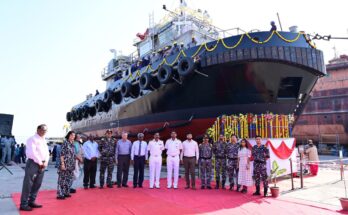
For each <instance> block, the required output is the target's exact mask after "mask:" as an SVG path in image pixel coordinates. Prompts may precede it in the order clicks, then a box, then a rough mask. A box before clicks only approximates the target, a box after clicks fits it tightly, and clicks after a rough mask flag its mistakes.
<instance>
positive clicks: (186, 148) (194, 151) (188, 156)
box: [181, 133, 199, 190]
mask: <svg viewBox="0 0 348 215" xmlns="http://www.w3.org/2000/svg"><path fill="white" fill-rule="evenodd" d="M186 138H187V140H185V141H184V142H183V143H182V147H183V153H182V154H181V155H182V161H183V164H184V168H185V179H186V187H185V189H189V188H190V175H191V187H192V189H193V190H195V189H196V178H195V165H196V164H198V159H199V149H198V144H197V142H196V141H194V140H192V134H191V133H188V134H187V135H186Z"/></svg>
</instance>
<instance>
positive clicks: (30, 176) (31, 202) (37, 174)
mask: <svg viewBox="0 0 348 215" xmlns="http://www.w3.org/2000/svg"><path fill="white" fill-rule="evenodd" d="M46 132H47V126H46V125H44V124H42V125H39V126H38V127H37V133H36V134H35V135H34V136H32V137H30V138H29V139H28V140H27V146H26V155H27V158H28V161H27V162H26V167H25V175H24V179H23V187H22V195H21V204H20V208H19V209H20V210H22V211H31V210H32V209H33V208H41V207H42V205H39V204H36V203H35V199H36V196H37V194H38V192H39V189H40V187H41V184H42V179H43V177H44V172H45V168H46V167H47V165H48V160H49V158H50V155H49V152H48V146H47V142H46V140H45V134H46Z"/></svg>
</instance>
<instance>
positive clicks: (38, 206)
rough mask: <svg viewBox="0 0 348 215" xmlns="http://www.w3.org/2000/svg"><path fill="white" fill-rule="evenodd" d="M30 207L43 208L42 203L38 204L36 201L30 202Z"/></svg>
mask: <svg viewBox="0 0 348 215" xmlns="http://www.w3.org/2000/svg"><path fill="white" fill-rule="evenodd" d="M29 207H31V208H42V205H39V204H36V203H35V202H32V203H29Z"/></svg>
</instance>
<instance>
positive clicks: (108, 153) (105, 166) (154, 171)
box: [20, 125, 269, 211]
mask: <svg viewBox="0 0 348 215" xmlns="http://www.w3.org/2000/svg"><path fill="white" fill-rule="evenodd" d="M46 132H47V126H46V125H39V126H38V128H37V133H36V134H35V135H34V136H33V137H31V138H29V139H28V141H27V157H28V161H27V165H26V169H25V177H24V181H23V190H22V196H21V206H20V209H21V210H26V211H29V210H32V208H40V207H42V205H39V204H37V203H35V199H36V196H37V192H38V190H39V188H40V186H41V183H42V178H43V175H44V169H45V167H46V166H47V164H48V160H49V152H48V147H47V143H46V141H45V138H44V135H45V133H46ZM137 137H138V139H137V140H136V141H134V142H133V143H132V142H131V141H130V140H128V134H127V132H123V133H122V138H121V139H120V140H118V141H116V139H114V138H113V137H112V131H111V130H107V131H106V133H105V136H104V137H103V138H102V139H101V140H99V141H96V140H95V139H94V137H93V136H92V135H90V136H89V137H88V140H87V141H86V142H84V143H83V144H82V140H81V136H80V135H79V134H76V133H75V132H74V131H69V132H68V134H67V135H66V137H65V141H64V143H63V144H62V145H61V151H60V156H59V157H58V158H57V159H59V161H60V162H59V166H58V183H57V199H59V200H63V199H66V198H69V197H71V193H75V192H76V189H75V188H76V182H77V179H78V178H79V177H80V176H81V175H82V164H83V174H84V176H83V186H84V188H85V189H89V188H91V189H93V188H96V185H95V184H96V171H97V161H98V160H100V168H99V171H100V174H99V188H100V189H103V188H104V185H106V187H108V188H112V187H113V185H117V187H118V188H121V187H126V188H127V187H128V175H129V167H130V165H131V164H132V165H133V166H134V175H133V188H142V187H143V182H144V169H145V166H146V163H147V162H148V164H149V173H150V180H149V188H150V189H154V188H157V189H160V174H161V168H162V154H163V152H164V151H165V152H166V155H167V158H166V159H167V160H166V163H167V188H168V189H171V188H173V189H178V179H179V167H180V164H183V166H184V169H185V181H186V186H185V189H193V190H195V189H196V183H195V182H196V178H195V177H196V176H195V168H196V165H199V171H200V179H201V189H212V187H211V179H212V172H213V169H215V175H216V178H215V181H216V186H215V189H219V188H220V187H221V188H222V189H226V187H225V184H226V173H227V175H228V177H229V185H230V187H229V189H230V190H234V186H235V185H236V191H241V192H242V193H247V188H248V187H250V186H252V185H253V178H252V177H253V176H254V179H255V185H256V192H255V193H254V194H253V195H261V194H260V183H261V181H263V185H264V195H265V196H266V195H267V189H268V182H267V173H266V160H267V159H268V158H269V151H268V149H267V147H265V146H264V145H262V144H261V137H259V136H258V137H256V145H255V146H253V147H252V150H249V148H248V146H247V141H246V140H245V139H242V140H241V141H240V143H238V141H237V137H236V136H235V135H232V136H231V138H230V141H228V142H226V141H225V138H224V136H223V135H220V137H219V140H218V141H217V142H215V143H212V144H211V143H210V141H209V137H208V136H207V135H205V136H204V137H203V142H202V143H201V144H199V145H198V143H197V142H196V141H195V140H193V138H192V134H191V133H188V134H187V135H186V140H185V141H183V142H181V141H180V140H179V139H178V138H177V133H176V132H175V131H172V132H171V138H170V139H168V140H167V141H165V142H163V141H162V140H161V139H160V135H159V133H155V134H154V138H153V139H152V140H151V141H149V143H147V142H146V141H144V134H142V133H139V134H138V136H137ZM213 157H214V158H215V163H214V165H213ZM251 161H254V168H253V173H252V170H251V168H250V165H251V164H250V162H251ZM115 164H116V165H117V177H116V178H117V179H116V182H113V181H112V173H113V170H114V166H115ZM105 174H107V176H106V180H105ZM74 184H75V186H74ZM241 188H242V189H241Z"/></svg>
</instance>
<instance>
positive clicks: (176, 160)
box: [165, 131, 182, 189]
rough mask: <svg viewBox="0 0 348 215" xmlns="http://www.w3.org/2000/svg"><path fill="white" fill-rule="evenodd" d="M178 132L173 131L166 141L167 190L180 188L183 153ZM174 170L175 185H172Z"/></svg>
mask: <svg viewBox="0 0 348 215" xmlns="http://www.w3.org/2000/svg"><path fill="white" fill-rule="evenodd" d="M176 135H177V134H176V132H175V131H172V133H171V138H170V139H168V140H167V141H166V145H165V149H166V150H167V183H168V184H167V188H168V189H170V188H172V186H173V187H174V189H177V188H178V180H179V165H180V153H181V151H182V143H181V141H180V140H179V139H177V138H176ZM173 170H174V183H173V184H172V173H173Z"/></svg>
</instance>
